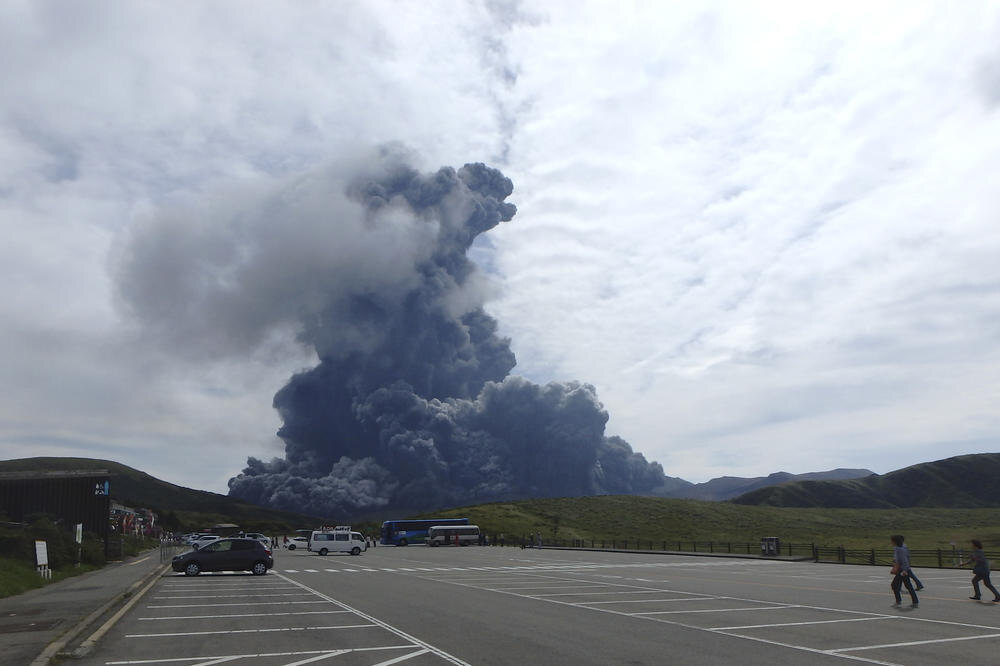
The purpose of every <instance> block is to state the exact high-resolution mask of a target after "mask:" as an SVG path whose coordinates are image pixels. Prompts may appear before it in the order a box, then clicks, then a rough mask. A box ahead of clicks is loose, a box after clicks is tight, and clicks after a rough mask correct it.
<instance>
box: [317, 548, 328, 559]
mask: <svg viewBox="0 0 1000 666" xmlns="http://www.w3.org/2000/svg"><path fill="white" fill-rule="evenodd" d="M329 552H330V551H328V550H327V549H326V548H320V549H319V554H320V555H322V556H323V557H326V554H327V553H329Z"/></svg>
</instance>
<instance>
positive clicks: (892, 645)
mask: <svg viewBox="0 0 1000 666" xmlns="http://www.w3.org/2000/svg"><path fill="white" fill-rule="evenodd" d="M983 638H1000V634H980V635H978V636H960V637H958V638H935V639H932V640H926V641H910V642H908V643H885V644H882V645H861V646H858V647H849V648H837V649H835V650H827V652H829V653H830V654H836V655H839V654H840V653H841V652H858V651H861V650H885V649H888V648H897V647H911V646H914V645H931V644H933V643H954V642H956V641H978V640H980V639H983Z"/></svg>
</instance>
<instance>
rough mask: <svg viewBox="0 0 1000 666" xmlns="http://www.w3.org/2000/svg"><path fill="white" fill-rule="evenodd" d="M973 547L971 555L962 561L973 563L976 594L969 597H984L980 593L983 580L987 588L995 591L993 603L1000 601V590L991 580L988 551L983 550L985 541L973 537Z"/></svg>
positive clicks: (977, 599) (973, 585) (973, 586)
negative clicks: (980, 584) (980, 583)
mask: <svg viewBox="0 0 1000 666" xmlns="http://www.w3.org/2000/svg"><path fill="white" fill-rule="evenodd" d="M972 548H973V551H972V555H971V557H969V559H968V560H966V561H965V562H962V566H965V565H966V564H971V565H972V590H973V592H975V595H976V596H974V597H969V598H970V599H974V600H976V601H979V599H980V598H982V597H981V595H980V593H979V581H983V583H984V584H985V585H986V587H987V589H989V591H990V592H992V593H993V603H1000V592H997V588H995V587H993V583H991V582H990V562H989V560H987V559H986V553H984V552H983V542H982V541H980V540H979V539H973V540H972Z"/></svg>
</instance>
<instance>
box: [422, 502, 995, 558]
mask: <svg viewBox="0 0 1000 666" xmlns="http://www.w3.org/2000/svg"><path fill="white" fill-rule="evenodd" d="M423 517H428V518H429V517H432V516H431V514H427V515H425V516H423ZM433 517H436V518H459V517H464V518H468V519H469V520H470V521H471V522H472V523H474V524H476V525H479V526H480V528H482V529H483V531H484V532H486V533H488V534H501V533H503V534H504V535H506V536H507V537H508V539H515V538H517V537H519V536H521V535H527V534H534V533H536V532H540V533H541V534H542V536H543V537H544V538H545V539H552V538H557V539H565V540H572V539H584V540H586V541H590V540H595V541H596V542H597V543H600V541H601V540H604V541H605V542H607V543H608V544H610V542H611V540H612V539H614V540H618V541H621V540H624V539H628V540H630V541H634V540H635V539H641V540H642V542H643V548H646V547H647V546H646V544H647V543H648V542H649V541H652V542H653V543H654V544H658V545H662V543H663V542H666V543H667V545H668V546H671V544H672V545H673V546H676V545H677V542H678V541H681V542H685V543H686V546H685V547H690V542H692V541H697V542H699V543H701V544H703V545H704V544H705V543H706V542H709V541H712V542H715V543H727V542H730V543H733V544H745V543H750V544H759V543H760V538H761V537H763V536H778V537H780V538H781V539H782V541H784V542H792V543H796V544H810V543H816V544H821V545H831V546H833V545H843V546H847V547H857V548H872V547H875V548H883V547H887V545H886V544H888V538H889V535H890V534H895V533H902V534H905V535H906V540H907V543H909V544H911V546H912V547H914V548H950V547H951V544H952V543H957V544H965V543H967V542H968V540H969V539H970V538H972V537H976V538H979V539H982V540H983V541H984V542H985V543H988V544H1000V513H998V512H997V511H996V510H995V509H943V508H923V507H920V508H909V509H818V508H783V507H774V506H744V505H739V504H734V503H731V502H707V501H700V500H683V499H666V498H659V497H638V496H631V495H604V496H599V497H564V498H553V499H535V500H524V501H519V502H498V503H493V504H480V505H477V506H468V507H462V508H458V509H449V510H446V511H435V512H434V513H433Z"/></svg>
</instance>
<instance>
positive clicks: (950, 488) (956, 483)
mask: <svg viewBox="0 0 1000 666" xmlns="http://www.w3.org/2000/svg"><path fill="white" fill-rule="evenodd" d="M731 501H732V502H734V503H736V504H744V505H756V506H776V507H777V506H780V507H826V508H901V507H950V508H976V507H1000V453H978V454H972V455H964V456H956V457H954V458H946V459H944V460H938V461H935V462H929V463H921V464H919V465H913V466H911V467H906V468H904V469H900V470H896V471H895V472H889V473H888V474H883V475H878V474H875V475H872V476H869V477H865V478H863V479H852V480H847V481H798V482H793V483H787V484H782V485H778V486H770V487H767V488H761V489H759V490H754V491H752V492H749V493H746V494H744V495H740V496H739V497H737V498H735V499H733V500H731Z"/></svg>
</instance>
